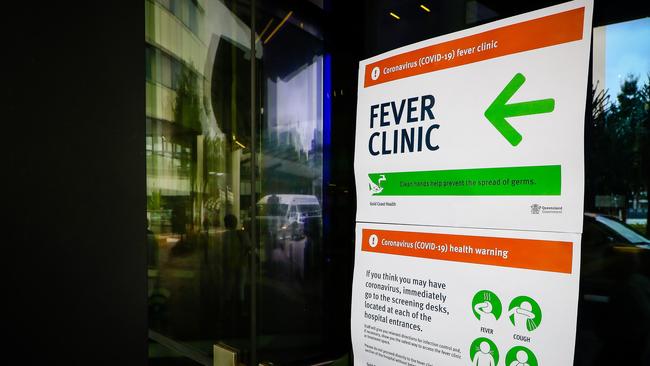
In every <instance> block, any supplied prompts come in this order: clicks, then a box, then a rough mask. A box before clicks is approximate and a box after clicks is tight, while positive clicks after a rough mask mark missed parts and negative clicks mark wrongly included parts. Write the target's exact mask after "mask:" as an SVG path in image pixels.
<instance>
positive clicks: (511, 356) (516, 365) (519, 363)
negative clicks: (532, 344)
mask: <svg viewBox="0 0 650 366" xmlns="http://www.w3.org/2000/svg"><path fill="white" fill-rule="evenodd" d="M506 366H538V364H537V357H535V354H534V353H533V352H532V351H531V350H529V349H528V348H526V347H522V346H515V347H512V348H511V349H510V350H509V351H508V353H507V354H506Z"/></svg>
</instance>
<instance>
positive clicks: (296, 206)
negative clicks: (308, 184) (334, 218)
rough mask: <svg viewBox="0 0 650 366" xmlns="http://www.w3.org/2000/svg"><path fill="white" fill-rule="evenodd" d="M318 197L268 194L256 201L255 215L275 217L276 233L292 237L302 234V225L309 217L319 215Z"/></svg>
mask: <svg viewBox="0 0 650 366" xmlns="http://www.w3.org/2000/svg"><path fill="white" fill-rule="evenodd" d="M321 215H322V214H321V207H320V203H319V202H318V198H316V196H312V195H305V194H270V195H266V196H264V197H262V198H261V199H260V200H259V201H258V202H257V216H258V217H261V218H264V217H266V218H277V219H278V224H279V225H278V226H279V227H278V228H277V230H278V234H281V236H283V237H284V236H287V235H290V236H291V238H292V239H297V238H300V237H302V236H303V229H304V227H303V225H304V223H305V221H306V220H308V219H309V218H315V217H321Z"/></svg>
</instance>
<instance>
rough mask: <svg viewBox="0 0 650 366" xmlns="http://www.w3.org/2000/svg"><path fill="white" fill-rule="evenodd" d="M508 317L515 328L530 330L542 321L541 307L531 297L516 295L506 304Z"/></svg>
mask: <svg viewBox="0 0 650 366" xmlns="http://www.w3.org/2000/svg"><path fill="white" fill-rule="evenodd" d="M508 317H509V318H510V322H511V323H512V325H514V326H515V328H517V330H519V331H522V332H525V331H528V332H532V331H533V330H535V329H537V327H539V325H540V324H541V322H542V309H541V308H540V307H539V304H537V301H535V300H533V299H532V298H530V297H528V296H518V297H515V298H514V299H513V300H512V301H511V302H510V306H508Z"/></svg>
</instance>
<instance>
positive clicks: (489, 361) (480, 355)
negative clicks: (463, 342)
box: [469, 337, 499, 366]
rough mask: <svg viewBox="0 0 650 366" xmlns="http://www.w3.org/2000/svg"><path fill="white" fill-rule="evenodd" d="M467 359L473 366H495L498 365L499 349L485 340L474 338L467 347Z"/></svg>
mask: <svg viewBox="0 0 650 366" xmlns="http://www.w3.org/2000/svg"><path fill="white" fill-rule="evenodd" d="M469 358H470V359H471V360H472V365H473V366H484V365H485V366H496V365H497V364H498V363H499V349H498V348H497V345H496V344H494V342H492V341H491V340H489V339H487V338H484V337H481V338H476V339H475V340H474V342H472V344H471V345H470V346H469Z"/></svg>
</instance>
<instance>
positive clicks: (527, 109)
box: [485, 73, 555, 146]
mask: <svg viewBox="0 0 650 366" xmlns="http://www.w3.org/2000/svg"><path fill="white" fill-rule="evenodd" d="M525 81H526V77H525V76H524V75H522V74H520V73H517V74H516V75H515V76H514V77H513V78H512V80H510V82H509V83H508V85H506V87H505V88H503V90H502V91H501V93H499V95H498V96H497V97H496V99H494V101H493V102H492V104H490V106H489V107H488V108H487V109H486V110H485V117H486V118H487V119H488V121H490V123H492V125H493V126H494V128H496V129H497V131H499V132H500V133H501V134H502V135H503V137H505V138H506V140H508V142H509V143H510V144H511V145H512V146H517V145H519V143H520V142H521V139H522V137H521V134H520V133H519V132H518V131H517V130H515V128H514V127H512V125H511V124H510V123H508V121H506V118H508V117H519V116H527V115H529V114H540V113H550V112H553V109H555V99H540V100H532V101H529V102H521V103H511V104H506V103H508V101H509V100H510V98H512V96H513V95H515V93H516V92H517V90H519V88H521V86H522V85H524V82H525Z"/></svg>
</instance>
